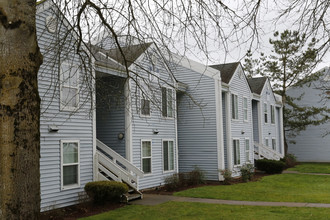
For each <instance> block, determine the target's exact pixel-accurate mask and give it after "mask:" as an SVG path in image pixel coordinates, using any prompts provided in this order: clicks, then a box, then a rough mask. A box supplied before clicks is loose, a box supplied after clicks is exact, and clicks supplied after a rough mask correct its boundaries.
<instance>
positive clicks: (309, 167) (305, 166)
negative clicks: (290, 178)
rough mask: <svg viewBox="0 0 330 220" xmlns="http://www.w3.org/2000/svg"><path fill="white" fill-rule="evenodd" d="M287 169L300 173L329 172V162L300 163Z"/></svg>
mask: <svg viewBox="0 0 330 220" xmlns="http://www.w3.org/2000/svg"><path fill="white" fill-rule="evenodd" d="M288 170H291V171H298V172H300V173H328V174H330V163H301V164H299V165H297V166H296V167H293V168H290V169H288Z"/></svg>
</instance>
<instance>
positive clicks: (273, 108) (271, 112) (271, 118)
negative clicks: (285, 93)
mask: <svg viewBox="0 0 330 220" xmlns="http://www.w3.org/2000/svg"><path fill="white" fill-rule="evenodd" d="M270 122H271V123H272V124H275V106H273V105H271V106H270Z"/></svg>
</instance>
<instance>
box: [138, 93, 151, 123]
mask: <svg viewBox="0 0 330 220" xmlns="http://www.w3.org/2000/svg"><path fill="white" fill-rule="evenodd" d="M142 94H143V93H142V91H140V97H139V106H140V108H139V114H140V117H143V118H150V117H151V101H150V99H149V98H148V97H147V96H143V95H142ZM142 99H144V100H148V101H149V115H144V114H142Z"/></svg>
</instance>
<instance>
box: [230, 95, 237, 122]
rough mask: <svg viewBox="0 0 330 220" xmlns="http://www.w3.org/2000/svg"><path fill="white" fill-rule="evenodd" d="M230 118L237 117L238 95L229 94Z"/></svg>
mask: <svg viewBox="0 0 330 220" xmlns="http://www.w3.org/2000/svg"><path fill="white" fill-rule="evenodd" d="M231 118H232V119H238V97H237V95H235V94H231Z"/></svg>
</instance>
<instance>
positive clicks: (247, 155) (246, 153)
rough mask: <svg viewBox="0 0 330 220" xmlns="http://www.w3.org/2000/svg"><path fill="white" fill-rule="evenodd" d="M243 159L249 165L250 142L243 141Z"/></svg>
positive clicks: (247, 140)
mask: <svg viewBox="0 0 330 220" xmlns="http://www.w3.org/2000/svg"><path fill="white" fill-rule="evenodd" d="M245 159H246V162H247V163H250V162H251V160H250V140H249V139H245Z"/></svg>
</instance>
